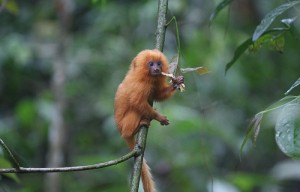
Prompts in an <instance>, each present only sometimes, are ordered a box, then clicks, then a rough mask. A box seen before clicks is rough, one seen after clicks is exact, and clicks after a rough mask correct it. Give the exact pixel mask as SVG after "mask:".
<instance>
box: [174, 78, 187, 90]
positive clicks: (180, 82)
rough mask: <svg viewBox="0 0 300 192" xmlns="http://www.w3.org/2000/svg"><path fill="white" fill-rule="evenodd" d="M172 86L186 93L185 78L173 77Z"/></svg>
mask: <svg viewBox="0 0 300 192" xmlns="http://www.w3.org/2000/svg"><path fill="white" fill-rule="evenodd" d="M172 84H173V87H174V88H175V89H178V90H180V91H184V88H185V85H184V77H183V76H178V77H173V78H172Z"/></svg>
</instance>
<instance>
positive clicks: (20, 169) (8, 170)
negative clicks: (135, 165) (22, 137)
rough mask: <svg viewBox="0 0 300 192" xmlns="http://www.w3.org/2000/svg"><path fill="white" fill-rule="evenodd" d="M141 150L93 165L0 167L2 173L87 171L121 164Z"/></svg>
mask: <svg viewBox="0 0 300 192" xmlns="http://www.w3.org/2000/svg"><path fill="white" fill-rule="evenodd" d="M139 153H140V151H139V150H135V149H134V150H132V151H131V152H130V153H128V154H126V155H124V156H122V157H120V158H118V159H115V160H110V161H107V162H104V163H98V164H93V165H84V166H74V167H57V168H30V167H28V168H26V167H18V168H6V169H0V173H50V172H72V171H86V170H92V169H100V168H104V167H109V166H112V165H116V164H119V163H121V162H123V161H126V160H128V159H130V158H132V157H134V156H136V155H137V154H139Z"/></svg>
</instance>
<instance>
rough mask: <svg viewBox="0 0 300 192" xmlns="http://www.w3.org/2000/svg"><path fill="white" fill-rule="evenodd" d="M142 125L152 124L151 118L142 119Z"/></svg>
mask: <svg viewBox="0 0 300 192" xmlns="http://www.w3.org/2000/svg"><path fill="white" fill-rule="evenodd" d="M142 125H144V126H146V127H149V126H150V120H149V119H142V120H141V121H140V126H142Z"/></svg>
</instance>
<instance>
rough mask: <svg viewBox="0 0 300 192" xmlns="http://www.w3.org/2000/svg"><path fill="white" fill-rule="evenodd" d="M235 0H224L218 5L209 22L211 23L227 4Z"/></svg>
mask: <svg viewBox="0 0 300 192" xmlns="http://www.w3.org/2000/svg"><path fill="white" fill-rule="evenodd" d="M232 1H233V0H224V1H222V2H221V3H219V5H218V6H217V7H216V9H215V11H214V12H213V13H212V14H211V15H210V18H209V22H210V23H211V22H212V21H213V20H214V19H215V18H216V16H217V15H218V14H219V12H220V11H222V10H223V9H224V8H225V7H226V6H227V5H229V4H230V3H231V2H232Z"/></svg>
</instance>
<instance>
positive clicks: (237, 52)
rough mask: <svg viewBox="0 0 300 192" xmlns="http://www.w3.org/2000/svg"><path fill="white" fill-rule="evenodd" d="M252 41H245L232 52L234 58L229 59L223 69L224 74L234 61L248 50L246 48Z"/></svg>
mask: <svg viewBox="0 0 300 192" xmlns="http://www.w3.org/2000/svg"><path fill="white" fill-rule="evenodd" d="M252 43H253V42H252V39H251V38H249V39H247V40H246V41H244V42H243V43H242V44H241V45H240V46H238V48H237V49H236V50H235V52H234V56H233V58H232V59H231V61H229V62H228V63H227V64H226V68H225V73H226V72H227V70H228V69H229V68H230V67H231V66H232V65H233V64H234V63H235V61H236V60H237V59H238V58H240V56H241V55H242V54H243V53H244V52H245V51H246V50H247V49H248V47H249V46H250V45H251V44H252Z"/></svg>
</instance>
